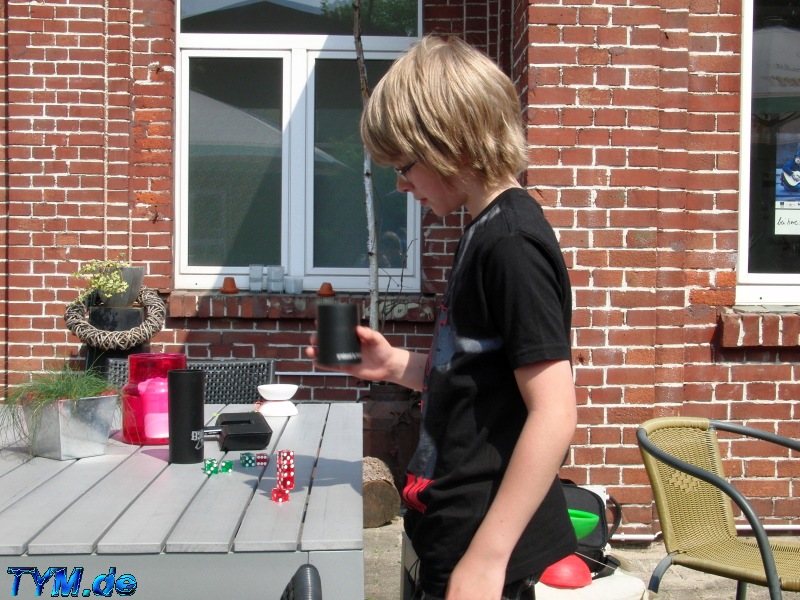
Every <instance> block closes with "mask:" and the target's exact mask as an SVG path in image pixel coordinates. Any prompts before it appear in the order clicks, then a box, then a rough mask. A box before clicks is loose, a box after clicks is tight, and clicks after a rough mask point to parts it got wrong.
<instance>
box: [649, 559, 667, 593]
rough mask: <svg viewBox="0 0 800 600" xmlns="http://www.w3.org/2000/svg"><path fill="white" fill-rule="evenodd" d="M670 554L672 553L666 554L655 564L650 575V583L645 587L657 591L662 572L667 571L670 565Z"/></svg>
mask: <svg viewBox="0 0 800 600" xmlns="http://www.w3.org/2000/svg"><path fill="white" fill-rule="evenodd" d="M672 556H673V555H672V554H667V555H666V556H665V557H664V558H662V559H661V561H660V562H659V563H658V564H657V565H656V568H655V569H653V574H652V575H651V576H650V583H649V584H648V585H647V589H648V590H650V591H651V592H653V593H657V592H658V587H659V586H660V585H661V578H662V577H663V576H664V573H666V572H667V569H669V568H670V567H671V566H672Z"/></svg>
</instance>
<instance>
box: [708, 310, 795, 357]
mask: <svg viewBox="0 0 800 600" xmlns="http://www.w3.org/2000/svg"><path fill="white" fill-rule="evenodd" d="M719 339H720V345H721V346H722V347H723V348H759V347H761V348H774V347H780V348H786V347H797V346H800V307H798V306H746V307H743V306H739V307H737V306H734V307H733V308H726V309H725V311H724V312H723V313H722V314H721V315H720V319H719Z"/></svg>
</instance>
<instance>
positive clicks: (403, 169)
mask: <svg viewBox="0 0 800 600" xmlns="http://www.w3.org/2000/svg"><path fill="white" fill-rule="evenodd" d="M415 164H417V161H415V160H412V161H411V162H410V163H408V164H407V165H406V166H405V167H400V168H399V169H398V168H395V173H397V175H398V176H399V177H402V178H403V181H408V178H407V177H406V173H408V172H409V171H410V170H411V167H413V166H414V165H415Z"/></svg>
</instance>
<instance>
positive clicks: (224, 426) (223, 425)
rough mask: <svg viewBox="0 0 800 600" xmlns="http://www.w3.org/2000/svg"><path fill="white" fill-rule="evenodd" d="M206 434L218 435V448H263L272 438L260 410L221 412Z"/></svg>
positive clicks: (207, 428) (270, 429)
mask: <svg viewBox="0 0 800 600" xmlns="http://www.w3.org/2000/svg"><path fill="white" fill-rule="evenodd" d="M205 432H206V435H218V436H219V439H218V441H219V449H220V450H226V451H227V450H263V449H264V448H266V447H267V445H268V444H269V441H270V439H272V428H271V427H270V426H269V423H267V420H266V419H265V418H264V415H262V414H261V413H260V412H256V411H249V412H235V413H223V414H221V415H220V416H219V417H217V424H216V427H206V430H205Z"/></svg>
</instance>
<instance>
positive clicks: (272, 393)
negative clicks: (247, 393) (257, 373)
mask: <svg viewBox="0 0 800 600" xmlns="http://www.w3.org/2000/svg"><path fill="white" fill-rule="evenodd" d="M258 393H259V394H261V397H262V398H264V399H265V400H288V399H289V398H291V397H292V396H294V395H295V393H297V386H296V385H295V384H293V383H265V384H264V385H260V386H258Z"/></svg>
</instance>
